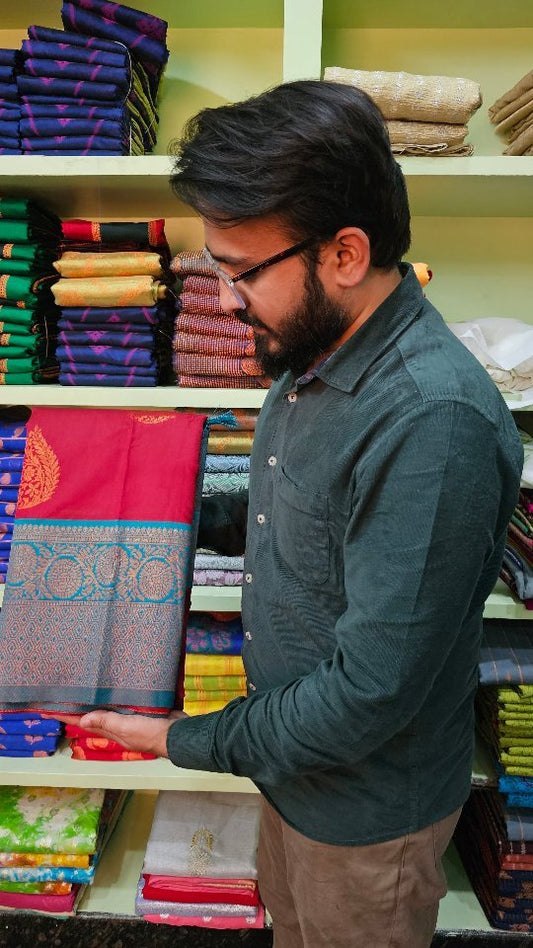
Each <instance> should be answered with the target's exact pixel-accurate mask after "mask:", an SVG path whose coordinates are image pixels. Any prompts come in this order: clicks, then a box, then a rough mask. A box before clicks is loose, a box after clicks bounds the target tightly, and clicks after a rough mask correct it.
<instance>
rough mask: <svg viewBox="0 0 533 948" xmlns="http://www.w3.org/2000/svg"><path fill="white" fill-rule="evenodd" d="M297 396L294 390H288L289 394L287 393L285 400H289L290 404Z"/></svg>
mask: <svg viewBox="0 0 533 948" xmlns="http://www.w3.org/2000/svg"><path fill="white" fill-rule="evenodd" d="M297 398H298V396H297V394H296V392H289V394H288V395H287V401H289V402H290V403H291V405H292V404H294V402H295V401H296V399H297Z"/></svg>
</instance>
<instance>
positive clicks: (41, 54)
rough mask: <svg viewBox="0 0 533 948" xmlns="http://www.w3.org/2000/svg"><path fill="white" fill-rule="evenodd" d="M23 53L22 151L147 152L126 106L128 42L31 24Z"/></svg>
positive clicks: (19, 81) (19, 80)
mask: <svg viewBox="0 0 533 948" xmlns="http://www.w3.org/2000/svg"><path fill="white" fill-rule="evenodd" d="M22 57H23V65H22V69H21V72H20V74H19V75H18V76H17V84H18V92H19V96H20V99H21V122H20V133H21V143H22V151H23V152H24V154H29V155H56V154H57V155H129V154H130V151H131V153H133V154H142V153H143V150H142V145H141V143H140V142H139V141H138V140H137V138H136V137H135V136H134V134H133V131H132V128H131V126H130V118H129V112H128V109H127V106H126V99H127V95H128V90H129V88H130V85H131V57H130V54H129V52H128V50H127V49H125V48H124V46H122V45H121V44H120V43H115V42H109V41H108V40H103V39H97V38H95V37H91V38H90V39H85V38H84V37H80V36H79V35H78V34H77V33H68V32H63V31H62V30H55V29H48V28H47V27H42V26H30V27H28V39H24V40H23V41H22Z"/></svg>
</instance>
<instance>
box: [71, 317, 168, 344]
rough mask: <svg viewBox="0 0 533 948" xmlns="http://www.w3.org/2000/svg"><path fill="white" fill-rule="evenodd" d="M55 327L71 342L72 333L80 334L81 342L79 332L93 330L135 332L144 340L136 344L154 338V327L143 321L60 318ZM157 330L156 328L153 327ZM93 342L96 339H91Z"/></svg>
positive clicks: (149, 341) (150, 342)
mask: <svg viewBox="0 0 533 948" xmlns="http://www.w3.org/2000/svg"><path fill="white" fill-rule="evenodd" d="M57 328H58V330H59V331H60V332H62V333H64V334H65V341H66V342H70V343H72V342H73V338H72V336H73V335H74V334H76V335H80V340H79V341H80V342H81V333H94V332H100V333H101V332H105V333H108V334H109V335H110V336H111V335H113V336H116V337H119V336H120V337H122V336H125V335H127V334H128V333H135V335H136V336H139V337H141V336H142V337H143V340H144V342H140V340H139V343H138V345H146V346H147V347H148V346H151V345H152V343H153V340H154V328H152V326H150V325H144V323H116V322H109V323H75V322H73V321H72V320H70V319H60V320H58V323H57ZM155 331H157V329H155ZM67 334H68V335H67ZM92 341H93V342H95V341H96V339H93V340H92ZM85 342H87V336H85ZM102 342H103V344H104V345H106V343H105V341H104V340H102Z"/></svg>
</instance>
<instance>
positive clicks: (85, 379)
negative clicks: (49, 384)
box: [0, 366, 157, 388]
mask: <svg viewBox="0 0 533 948" xmlns="http://www.w3.org/2000/svg"><path fill="white" fill-rule="evenodd" d="M95 368H96V366H95ZM58 381H59V384H60V385H90V386H93V385H109V386H112V387H113V388H154V387H155V386H156V385H157V378H156V375H155V374H154V375H153V376H139V375H134V374H133V373H130V374H129V375H110V374H107V373H102V372H95V373H94V374H92V375H73V374H72V373H71V372H60V373H59V377H58ZM0 384H1V382H0Z"/></svg>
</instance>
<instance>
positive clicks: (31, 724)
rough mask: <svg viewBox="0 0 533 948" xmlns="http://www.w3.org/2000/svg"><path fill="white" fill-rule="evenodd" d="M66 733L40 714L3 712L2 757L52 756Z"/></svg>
mask: <svg viewBox="0 0 533 948" xmlns="http://www.w3.org/2000/svg"><path fill="white" fill-rule="evenodd" d="M62 731H63V728H62V725H61V724H60V722H59V721H53V720H50V719H47V718H43V716H42V715H41V714H39V713H38V712H37V711H31V712H28V711H0V757H50V755H51V754H53V753H54V751H55V750H57V745H58V743H59V740H60V738H61V736H62Z"/></svg>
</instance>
